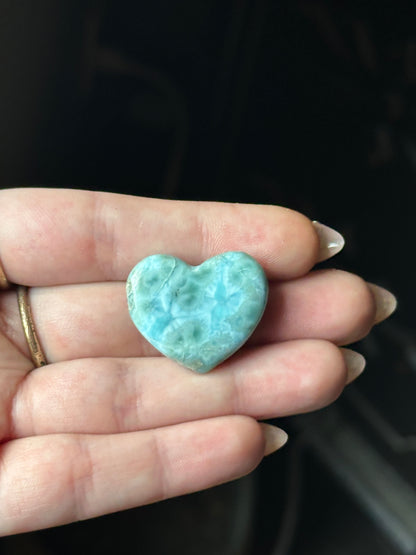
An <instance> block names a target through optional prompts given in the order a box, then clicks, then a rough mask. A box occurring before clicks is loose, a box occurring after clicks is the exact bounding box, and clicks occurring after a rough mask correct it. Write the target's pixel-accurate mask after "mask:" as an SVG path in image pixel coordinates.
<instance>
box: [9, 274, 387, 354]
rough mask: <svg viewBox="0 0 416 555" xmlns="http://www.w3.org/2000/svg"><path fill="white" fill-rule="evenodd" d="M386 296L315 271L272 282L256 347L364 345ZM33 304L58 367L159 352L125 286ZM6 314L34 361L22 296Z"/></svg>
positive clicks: (60, 294) (48, 292) (79, 289)
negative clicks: (132, 310) (309, 341)
mask: <svg viewBox="0 0 416 555" xmlns="http://www.w3.org/2000/svg"><path fill="white" fill-rule="evenodd" d="M380 291H382V290H381V289H380V288H377V287H375V286H369V285H368V284H367V283H366V282H364V281H363V280H362V279H361V278H359V277H357V276H356V275H354V274H350V273H348V272H344V271H339V270H321V271H315V272H311V273H310V274H308V275H306V276H304V277H301V278H298V279H297V280H292V281H288V282H280V283H278V282H274V283H271V284H270V294H269V300H268V303H267V307H266V311H265V314H264V317H263V319H262V321H261V322H260V324H259V326H258V328H257V329H256V331H255V333H254V334H253V336H252V337H251V338H250V340H249V345H262V344H268V343H273V342H280V341H288V340H293V339H304V338H315V339H325V340H328V341H331V342H333V343H336V344H337V345H347V344H349V343H352V342H354V341H357V340H358V339H360V338H361V337H363V336H365V335H366V334H367V333H368V332H369V330H370V329H371V327H372V325H373V324H374V322H375V318H376V312H377V300H378V297H379V296H380ZM30 303H31V309H32V315H33V319H34V322H35V327H36V331H37V334H38V337H39V339H40V342H41V345H42V347H43V350H44V352H45V355H46V358H47V360H48V361H49V362H50V363H52V362H60V361H66V360H73V359H77V358H87V357H138V356H157V355H158V354H159V353H158V352H157V351H156V350H155V349H154V348H153V347H152V346H151V345H150V344H149V343H148V342H147V341H146V339H144V337H143V336H142V335H141V334H140V333H139V332H138V331H137V329H136V328H135V326H134V325H133V323H132V321H131V319H130V317H129V314H128V309H127V301H126V293H125V284H124V283H121V282H107V283H100V284H81V285H65V286H57V287H39V288H33V289H31V290H30ZM0 312H1V313H2V315H3V322H4V323H5V329H4V330H3V332H4V333H7V335H8V337H9V339H10V340H12V341H13V342H14V343H15V344H16V345H17V346H18V347H19V349H20V350H21V351H22V352H24V353H26V354H27V355H29V352H28V347H27V343H26V339H25V337H24V334H23V329H22V326H21V322H20V317H19V312H18V306H17V302H16V295H15V293H14V292H8V293H7V294H4V293H3V294H2V295H1V296H0ZM378 316H379V319H381V318H380V315H378ZM385 316H387V314H386V315H385ZM0 331H1V330H0Z"/></svg>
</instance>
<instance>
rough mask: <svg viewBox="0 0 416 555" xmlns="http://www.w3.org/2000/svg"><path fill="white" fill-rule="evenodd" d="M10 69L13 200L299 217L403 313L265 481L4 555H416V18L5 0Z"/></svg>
mask: <svg viewBox="0 0 416 555" xmlns="http://www.w3.org/2000/svg"><path fill="white" fill-rule="evenodd" d="M0 68H1V81H0V129H1V132H0V186H2V187H6V186H11V185H18V186H20V185H45V186H54V187H82V188H88V189H97V190H108V191H116V192H128V193H133V194H138V195H146V196H159V197H166V198H180V199H188V198H192V199H202V200H211V199H212V200H223V201H238V202H253V203H267V204H283V205H286V206H289V207H292V208H296V209H298V210H301V211H303V212H304V213H306V214H307V215H308V216H310V217H311V218H313V219H318V220H320V221H322V222H324V223H327V224H328V225H331V226H332V227H334V228H336V229H338V230H339V231H341V232H342V233H343V234H344V236H345V237H346V240H347V244H346V248H345V250H344V251H343V253H342V254H341V255H340V256H338V258H337V259H336V260H335V264H336V265H338V267H343V268H345V269H348V270H351V271H356V272H359V273H361V274H362V275H364V276H365V277H366V279H368V280H369V281H373V282H376V283H378V284H380V285H384V286H386V287H388V288H390V289H391V290H392V291H393V292H394V293H396V295H397V296H398V298H399V310H398V312H397V314H396V316H395V317H394V318H393V319H392V320H391V321H390V322H388V323H385V324H383V325H382V326H380V327H379V328H377V330H376V331H375V332H374V333H373V334H372V335H371V337H370V339H367V340H365V341H364V342H362V343H361V344H360V345H359V346H357V348H358V349H359V350H360V351H361V352H363V353H364V354H365V355H366V357H367V360H368V368H367V371H366V372H365V374H364V375H363V377H362V378H360V380H359V381H358V383H357V385H353V386H350V387H349V388H348V391H347V392H346V393H345V394H344V395H343V396H342V398H341V399H340V400H339V401H338V402H337V403H336V404H335V405H334V406H333V407H330V408H328V409H325V410H322V411H319V412H317V413H315V414H313V415H307V416H302V417H297V418H290V419H287V420H286V421H285V422H279V423H281V424H282V425H283V427H286V428H287V429H289V432H290V433H291V436H292V441H291V446H289V447H287V448H285V449H284V450H283V451H282V452H281V453H279V454H276V455H274V456H271V457H269V458H268V459H266V460H265V461H264V463H263V464H262V465H261V467H260V468H259V469H258V470H257V471H256V472H255V473H253V474H252V475H251V476H249V477H247V478H245V479H243V480H239V481H237V482H235V483H233V484H229V485H226V486H221V487H219V488H215V489H213V490H209V491H207V492H202V493H198V494H195V495H191V496H187V497H184V498H180V499H175V500H170V501H167V502H164V503H161V504H157V505H154V506H150V507H143V508H139V509H135V510H132V511H127V512H125V513H121V514H117V515H109V516H106V517H102V518H99V519H95V520H93V521H89V522H83V523H77V524H73V525H69V526H65V527H61V528H57V529H53V530H46V531H41V532H36V533H32V534H25V535H22V536H18V537H13V538H4V539H2V540H0V553H1V554H6V555H9V554H14V553H28V554H32V553H33V554H36V555H38V554H42V555H43V554H45V555H49V554H55V553H60V554H61V553H62V554H66V553H68V554H69V553H74V552H77V551H78V552H81V553H97V554H98V553H100V554H101V553H103V554H106V553H115V552H116V553H120V554H122V553H131V552H132V551H133V552H136V551H137V552H139V553H143V554H151V555H159V554H165V553H173V554H176V553H178V554H179V553H180V554H196V553H198V554H199V555H205V554H216V555H231V554H232V555H240V554H241V555H243V554H244V555H257V554H260V555H268V554H270V555H283V554H289V553H290V554H294V555H314V554H317V555H318V554H319V555H343V554H354V555H361V554H362V555H373V554H375V555H396V554H415V553H416V491H415V490H416V465H415V461H416V457H415V450H416V439H415V429H416V404H415V398H416V329H415V325H414V321H413V314H414V311H415V296H414V292H413V289H414V275H415V274H414V264H413V261H412V258H411V257H412V252H413V243H414V237H415V233H414V224H413V210H414V202H415V190H414V189H415V178H416V98H415V87H416V7H415V3H414V2H411V1H402V0H399V1H377V2H376V1H368V2H358V1H354V0H351V1H348V2H342V1H341V2H330V1H329V0H328V1H324V0H322V1H299V0H230V1H228V2H225V1H224V0H221V1H220V0H174V1H173V0H153V1H152V2H138V1H133V0H121V1H115V0H107V1H102V2H100V1H92V0H85V1H81V0H67V1H62V0H37V1H30V0H18V1H14V0H0Z"/></svg>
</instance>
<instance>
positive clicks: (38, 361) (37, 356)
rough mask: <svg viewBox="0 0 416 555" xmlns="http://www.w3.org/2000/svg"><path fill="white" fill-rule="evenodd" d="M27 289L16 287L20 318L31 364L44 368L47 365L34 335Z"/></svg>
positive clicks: (20, 286) (21, 286)
mask: <svg viewBox="0 0 416 555" xmlns="http://www.w3.org/2000/svg"><path fill="white" fill-rule="evenodd" d="M28 291H29V288H28V287H25V286H23V285H18V287H17V302H18V304H19V312H20V318H21V320H22V324H23V330H24V332H25V336H26V341H27V344H28V345H29V350H30V354H31V356H32V361H33V364H34V365H35V366H36V368H40V367H41V366H45V365H46V364H47V362H46V357H45V355H44V354H43V351H42V347H41V346H40V343H39V339H38V336H37V335H36V331H35V325H34V323H33V318H32V311H31V310H30V305H29V294H28Z"/></svg>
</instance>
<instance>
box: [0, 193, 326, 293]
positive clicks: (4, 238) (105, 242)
mask: <svg viewBox="0 0 416 555" xmlns="http://www.w3.org/2000/svg"><path fill="white" fill-rule="evenodd" d="M319 244H320V238H319V236H318V233H317V231H316V229H315V227H314V226H313V225H312V223H311V222H310V221H309V220H308V219H307V218H305V217H304V216H302V215H301V214H299V213H297V212H294V211H292V210H288V209H286V208H281V207H276V206H258V205H243V204H226V203H208V202H207V203H201V202H182V201H168V200H156V199H147V198H139V197H131V196H125V195H116V194H109V193H95V192H90V191H75V190H53V189H9V190H3V191H0V250H1V259H2V266H3V268H4V270H5V273H6V275H7V278H8V279H9V281H11V282H14V283H20V284H24V285H32V286H33V285H55V284H67V283H80V282H100V281H117V280H125V279H126V278H127V275H128V273H129V272H130V270H131V269H132V267H133V266H134V265H135V264H136V263H137V262H138V261H139V260H141V259H142V258H143V257H145V256H147V255H150V254H155V253H166V254H172V255H175V256H179V257H180V258H183V259H184V260H185V261H186V262H188V263H190V264H199V263H201V262H202V261H203V260H205V259H206V258H209V257H211V256H213V255H215V254H218V253H220V252H224V251H230V250H241V251H245V252H247V253H249V254H251V255H252V256H253V257H254V258H255V259H256V260H257V261H258V262H259V263H260V264H261V265H262V266H263V267H264V268H265V270H266V272H267V273H268V275H269V276H270V277H271V278H279V279H287V278H291V277H294V276H298V275H302V274H304V273H306V272H307V271H308V270H309V269H310V268H311V267H312V266H313V265H314V264H315V263H316V261H317V260H318V259H320V258H321V256H320V252H319ZM324 250H325V249H324Z"/></svg>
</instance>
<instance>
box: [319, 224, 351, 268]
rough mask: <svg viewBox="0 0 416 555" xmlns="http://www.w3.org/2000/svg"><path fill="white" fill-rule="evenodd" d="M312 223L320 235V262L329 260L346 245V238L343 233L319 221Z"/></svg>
mask: <svg viewBox="0 0 416 555" xmlns="http://www.w3.org/2000/svg"><path fill="white" fill-rule="evenodd" d="M312 224H313V226H314V228H315V230H316V233H317V234H318V237H319V244H320V249H319V255H318V262H322V261H323V260H327V259H328V258H331V256H335V255H336V254H337V253H339V251H340V250H342V248H343V247H344V245H345V240H344V237H343V236H342V235H341V233H338V231H335V229H332V227H328V226H327V225H324V224H321V223H320V222H317V221H313V222H312Z"/></svg>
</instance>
